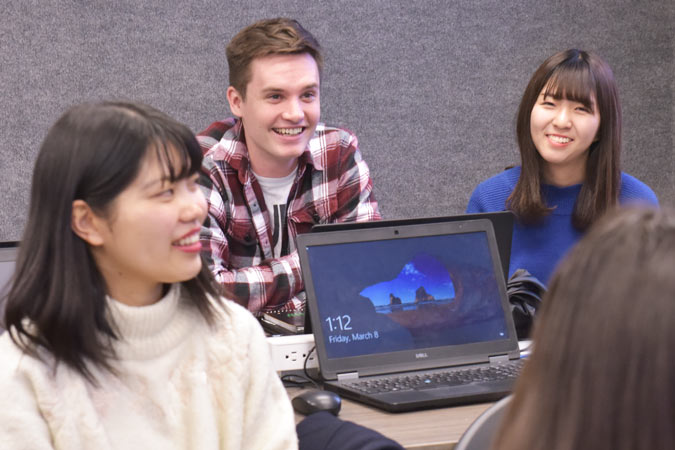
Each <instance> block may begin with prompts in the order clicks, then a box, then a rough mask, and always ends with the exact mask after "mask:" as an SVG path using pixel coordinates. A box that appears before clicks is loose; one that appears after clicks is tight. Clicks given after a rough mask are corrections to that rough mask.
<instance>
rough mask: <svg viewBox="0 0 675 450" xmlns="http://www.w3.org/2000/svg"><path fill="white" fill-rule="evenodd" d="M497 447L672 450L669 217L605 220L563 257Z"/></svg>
mask: <svg viewBox="0 0 675 450" xmlns="http://www.w3.org/2000/svg"><path fill="white" fill-rule="evenodd" d="M533 342H534V350H533V352H532V355H531V357H530V359H529V361H528V362H527V363H526V365H525V367H524V369H523V373H522V375H521V377H520V378H519V380H518V382H517V384H516V388H515V391H514V397H513V401H512V402H511V404H510V406H509V409H508V411H507V413H506V416H505V419H504V421H503V422H502V425H501V429H500V432H499V433H498V436H497V440H496V445H495V447H494V448H498V449H500V450H504V449H507V450H508V449H527V450H534V449H547V450H551V449H553V450H558V449H560V450H563V449H564V450H572V449H574V450H580V449H594V450H597V449H605V448H606V449H613V450H617V449H626V450H628V449H631V450H636V449H656V448H663V449H665V448H675V427H674V426H673V424H675V383H673V380H675V358H674V357H673V354H672V352H673V346H674V345H675V211H673V210H672V209H670V210H668V209H663V210H657V209H626V210H620V211H617V212H612V213H611V214H609V215H608V216H606V217H603V218H602V219H601V220H599V221H598V223H596V224H595V225H594V226H593V227H591V229H590V231H589V232H588V234H587V235H586V236H585V237H584V238H583V239H582V240H581V241H580V242H579V243H578V245H577V246H576V247H574V248H573V250H572V251H571V252H570V254H569V255H568V256H567V257H566V258H565V259H564V260H563V262H562V263H561V265H560V267H559V268H558V270H557V272H556V273H555V275H554V277H553V280H552V282H551V284H550V287H549V292H548V294H547V297H546V298H545V299H544V305H543V310H542V311H541V315H540V316H539V318H538V320H537V321H536V322H535V329H534V335H533Z"/></svg>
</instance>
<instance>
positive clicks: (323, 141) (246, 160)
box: [197, 18, 380, 313]
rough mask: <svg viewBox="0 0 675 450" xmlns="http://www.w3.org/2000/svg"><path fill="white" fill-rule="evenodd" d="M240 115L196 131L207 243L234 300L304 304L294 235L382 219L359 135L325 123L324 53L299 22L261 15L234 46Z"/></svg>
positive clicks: (257, 306)
mask: <svg viewBox="0 0 675 450" xmlns="http://www.w3.org/2000/svg"><path fill="white" fill-rule="evenodd" d="M227 62H228V65H229V76H230V86H229V87H228V89H227V99H228V102H229V105H230V110H231V111H232V113H233V114H234V115H235V116H236V117H235V118H228V119H225V120H223V121H218V122H215V123H213V124H211V125H210V126H209V127H208V128H207V129H206V130H204V131H202V132H201V133H199V135H198V136H197V138H198V140H199V142H200V144H201V146H202V149H203V151H204V153H205V158H204V163H203V169H204V176H203V177H202V178H201V181H200V183H201V184H202V186H203V189H204V192H205V194H206V198H207V200H208V203H209V215H208V218H207V219H206V222H205V223H204V225H203V227H202V232H201V241H202V244H203V246H204V251H205V254H206V256H207V260H208V263H209V266H210V267H211V269H212V271H213V274H214V275H215V278H216V280H217V281H218V282H219V283H220V284H221V286H222V287H223V288H224V290H225V295H226V297H228V298H231V299H233V300H236V301H237V302H239V303H241V304H242V305H245V306H247V307H248V309H249V310H250V311H252V312H254V313H260V312H263V311H268V310H274V309H282V308H284V309H291V310H292V309H297V308H300V307H301V306H302V304H303V302H304V301H303V300H302V299H303V298H304V284H303V281H302V277H301V273H300V263H299V260H298V254H297V252H296V250H295V237H296V236H297V235H298V234H299V233H305V232H308V231H309V230H310V229H311V228H312V226H313V225H314V224H317V223H330V222H347V221H369V220H377V219H380V213H379V211H378V206H377V202H376V201H375V198H374V196H373V192H372V189H373V183H372V180H371V179H370V173H369V170H368V166H367V165H366V163H365V162H364V161H363V159H362V157H361V153H360V151H359V149H358V141H357V139H356V136H354V135H353V134H351V133H350V132H349V131H347V130H343V129H339V128H331V127H327V126H325V125H323V124H321V123H319V115H320V100H319V99H320V96H319V91H320V72H321V66H322V62H323V60H322V57H321V53H320V47H319V44H318V42H317V41H316V39H315V38H314V37H313V36H312V35H311V34H310V33H309V32H308V31H307V30H305V29H304V28H303V27H302V26H301V25H300V24H299V23H298V22H297V21H295V20H291V19H282V18H280V19H271V20H262V21H259V22H256V23H254V24H253V25H250V26H248V27H246V28H244V29H243V30H241V31H240V32H239V33H238V34H237V35H236V36H235V37H234V38H233V39H232V41H231V42H230V44H229V45H228V46H227Z"/></svg>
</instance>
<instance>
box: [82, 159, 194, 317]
mask: <svg viewBox="0 0 675 450" xmlns="http://www.w3.org/2000/svg"><path fill="white" fill-rule="evenodd" d="M174 156H175V152H174ZM166 175H167V174H166V172H165V170H163V166H162V165H161V164H160V162H159V160H158V158H157V155H156V152H153V151H148V152H147V155H146V157H145V159H144V161H143V162H142V164H141V167H140V171H139V175H138V176H137V177H136V179H135V180H134V181H133V182H132V183H131V184H130V185H129V186H128V187H127V188H126V189H125V190H123V191H122V192H121V193H120V194H119V195H118V196H117V197H116V198H115V200H114V201H113V202H112V204H111V206H110V208H109V210H108V213H107V214H105V216H102V215H97V214H94V213H92V215H91V223H92V225H93V226H92V229H93V230H94V234H92V235H90V236H89V237H90V239H88V242H89V244H90V248H91V250H92V254H93V255H94V259H95V260H96V264H97V266H98V268H99V271H100V272H101V274H102V275H103V278H104V279H105V282H106V286H107V288H108V294H109V295H110V296H111V297H113V298H115V299H116V300H118V301H120V302H123V303H127V304H132V305H142V304H148V303H152V302H153V301H156V300H159V298H160V297H161V292H162V285H163V284H164V283H176V282H181V281H186V280H189V279H192V278H194V277H195V276H196V275H197V273H199V271H200V269H201V267H202V261H201V258H200V251H201V244H200V243H199V230H200V227H201V224H202V222H203V221H204V219H205V218H206V211H207V208H206V200H205V198H204V195H203V194H202V192H201V190H200V189H199V187H198V185H197V182H196V181H197V176H198V174H197V173H195V174H193V175H191V176H189V177H187V178H183V179H179V180H176V181H174V182H171V181H170V180H169V179H168V178H167V176H166ZM76 211H77V208H75V207H74V214H76Z"/></svg>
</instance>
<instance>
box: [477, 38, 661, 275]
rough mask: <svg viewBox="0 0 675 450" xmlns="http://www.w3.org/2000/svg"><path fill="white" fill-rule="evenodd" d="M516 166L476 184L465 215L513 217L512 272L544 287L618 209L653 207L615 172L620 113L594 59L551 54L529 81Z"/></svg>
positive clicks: (612, 85)
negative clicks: (609, 212) (605, 216)
mask: <svg viewBox="0 0 675 450" xmlns="http://www.w3.org/2000/svg"><path fill="white" fill-rule="evenodd" d="M516 134H517V139H518V146H519V148H520V156H521V166H518V167H514V168H511V169H508V170H505V171H504V172H502V173H500V174H498V175H496V176H494V177H492V178H490V179H488V180H486V181H484V182H482V183H481V184H479V185H478V186H477V187H476V189H475V190H474V192H473V194H472V195H471V199H470V200H469V205H468V206H467V212H469V213H477V212H491V211H504V210H507V209H508V210H511V211H513V212H514V213H515V215H516V217H517V220H516V224H515V227H514V231H513V244H512V251H511V262H510V265H509V267H510V272H511V273H513V272H514V271H515V270H516V269H519V268H523V269H527V270H528V271H529V272H530V273H531V274H532V275H534V276H535V277H537V278H538V279H539V280H541V281H542V282H544V283H547V282H548V278H549V276H550V274H551V272H552V271H553V269H554V267H555V266H556V264H557V263H558V261H559V260H560V258H561V257H562V256H563V255H564V254H565V253H566V252H567V250H568V249H569V248H570V247H571V246H572V245H573V244H574V243H575V242H576V241H578V240H579V238H580V237H581V235H582V234H583V232H584V230H586V229H587V228H588V227H589V226H590V225H591V224H592V223H593V222H594V221H595V220H596V219H597V218H599V217H600V216H601V215H602V214H603V213H604V212H605V211H607V210H608V209H610V208H611V207H612V206H615V205H616V204H627V203H633V202H644V203H648V204H654V205H656V204H658V200H657V198H656V195H655V194H654V192H653V191H652V190H651V189H650V188H649V187H648V186H647V185H646V184H644V183H642V182H641V181H639V180H638V179H636V178H634V177H632V176H630V175H628V174H626V173H623V172H621V168H620V153H621V105H620V103H619V95H618V92H617V86H616V82H615V81H614V75H613V74H612V70H611V69H610V68H609V66H608V65H607V63H605V61H603V60H602V59H601V58H600V57H599V56H598V55H596V54H594V53H592V52H586V51H581V50H576V49H571V50H566V51H563V52H559V53H556V54H555V55H553V56H551V57H550V58H548V59H547V60H546V61H544V63H543V64H542V65H541V66H539V68H538V69H537V71H536V72H535V73H534V75H533V76H532V78H531V79H530V82H529V84H528V85H527V88H526V89H525V93H524V94H523V98H522V99H521V101H520V106H519V108H518V116H517V124H516Z"/></svg>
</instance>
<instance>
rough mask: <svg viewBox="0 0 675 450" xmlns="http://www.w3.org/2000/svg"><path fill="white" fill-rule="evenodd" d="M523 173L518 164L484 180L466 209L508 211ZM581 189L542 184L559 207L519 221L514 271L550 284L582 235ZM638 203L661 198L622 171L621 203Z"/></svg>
mask: <svg viewBox="0 0 675 450" xmlns="http://www.w3.org/2000/svg"><path fill="white" fill-rule="evenodd" d="M519 176H520V167H514V168H513V169H508V170H505V171H504V172H502V173H500V174H498V175H495V176H494V177H492V178H489V179H487V180H485V181H483V182H482V183H480V184H479V185H478V186H477V187H476V189H475V190H474V191H473V194H471V199H470V200H469V205H468V206H467V207H466V212H467V213H478V212H494V211H504V210H506V207H505V205H506V199H507V198H508V196H509V195H510V194H511V192H512V191H513V189H514V188H515V186H516V182H517V181H518V177H519ZM580 191H581V185H580V184H577V185H574V186H569V187H564V188H559V187H555V186H551V185H543V186H542V192H543V195H544V200H545V202H546V204H547V205H548V206H555V207H556V208H555V209H554V210H553V212H552V213H551V214H550V215H548V216H547V217H545V218H544V219H543V220H542V222H540V223H537V224H536V225H523V224H521V223H519V222H518V221H516V224H515V226H514V229H513V242H512V244H511V262H510V264H509V273H510V274H513V272H515V271H516V269H519V268H523V269H527V271H528V272H530V273H531V274H532V275H534V276H535V277H537V278H538V279H539V280H541V281H542V282H543V283H545V284H547V283H548V281H549V277H550V276H551V273H552V272H553V270H554V269H555V266H556V265H557V264H558V261H559V260H560V259H561V258H562V256H563V255H564V254H565V253H566V252H567V251H568V250H569V249H570V247H572V245H574V243H576V242H577V241H578V240H579V238H580V237H581V235H582V233H581V232H579V231H577V230H576V229H575V228H574V227H573V226H572V211H573V210H574V203H575V202H576V199H577V196H578V195H579V192H580ZM635 202H641V203H647V204H652V205H658V199H657V198H656V195H655V194H654V192H653V191H652V190H651V189H650V188H649V186H647V185H646V184H644V183H643V182H641V181H640V180H638V179H637V178H635V177H632V176H630V175H628V174H625V173H622V174H621V191H620V193H619V203H620V204H629V203H635Z"/></svg>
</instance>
